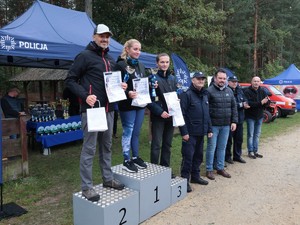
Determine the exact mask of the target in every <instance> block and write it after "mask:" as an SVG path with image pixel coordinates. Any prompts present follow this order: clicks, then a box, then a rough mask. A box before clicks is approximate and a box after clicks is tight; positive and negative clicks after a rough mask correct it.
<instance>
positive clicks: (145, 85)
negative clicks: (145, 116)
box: [131, 77, 151, 107]
mask: <svg viewBox="0 0 300 225" xmlns="http://www.w3.org/2000/svg"><path fill="white" fill-rule="evenodd" d="M132 84H133V89H134V91H136V93H137V97H136V98H134V99H132V102H131V105H132V106H138V107H145V106H146V105H147V104H148V103H151V99H150V95H149V82H148V78H147V77H144V78H137V79H133V80H132Z"/></svg>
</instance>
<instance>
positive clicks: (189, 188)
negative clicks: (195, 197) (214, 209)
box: [186, 183, 193, 193]
mask: <svg viewBox="0 0 300 225" xmlns="http://www.w3.org/2000/svg"><path fill="white" fill-rule="evenodd" d="M192 191H193V189H192V188H191V186H190V184H189V183H187V187H186V192H187V193H190V192H192Z"/></svg>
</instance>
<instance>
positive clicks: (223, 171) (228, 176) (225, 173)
mask: <svg viewBox="0 0 300 225" xmlns="http://www.w3.org/2000/svg"><path fill="white" fill-rule="evenodd" d="M217 174H219V175H221V176H223V177H227V178H230V177H231V175H230V174H229V173H227V172H226V171H225V170H218V171H217Z"/></svg>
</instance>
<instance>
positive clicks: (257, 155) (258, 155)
mask: <svg viewBox="0 0 300 225" xmlns="http://www.w3.org/2000/svg"><path fill="white" fill-rule="evenodd" d="M254 155H255V156H256V158H262V157H263V155H261V154H258V153H257V152H255V153H254Z"/></svg>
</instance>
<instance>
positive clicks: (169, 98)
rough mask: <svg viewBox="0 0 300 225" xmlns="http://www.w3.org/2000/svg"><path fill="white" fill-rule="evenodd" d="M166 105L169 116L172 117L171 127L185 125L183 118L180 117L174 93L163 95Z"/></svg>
mask: <svg viewBox="0 0 300 225" xmlns="http://www.w3.org/2000/svg"><path fill="white" fill-rule="evenodd" d="M164 97H165V99H166V103H167V106H168V111H169V115H171V116H172V119H173V126H174V127H180V126H183V125H184V124H185V122H184V118H183V115H182V111H181V107H180V102H179V99H178V97H177V93H176V92H175V91H173V92H168V93H164Z"/></svg>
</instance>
